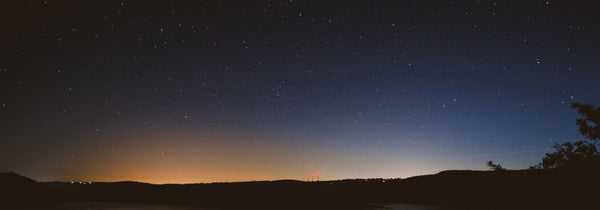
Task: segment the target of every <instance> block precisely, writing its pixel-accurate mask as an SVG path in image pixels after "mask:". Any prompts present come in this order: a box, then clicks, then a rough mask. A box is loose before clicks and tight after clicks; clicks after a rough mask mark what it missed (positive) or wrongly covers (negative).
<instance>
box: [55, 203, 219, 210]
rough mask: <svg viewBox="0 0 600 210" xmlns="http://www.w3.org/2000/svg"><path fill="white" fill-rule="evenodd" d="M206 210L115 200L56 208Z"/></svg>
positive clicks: (63, 205) (71, 204) (75, 209)
mask: <svg viewBox="0 0 600 210" xmlns="http://www.w3.org/2000/svg"><path fill="white" fill-rule="evenodd" d="M132 209H135V210H208V209H210V208H198V207H183V206H171V205H158V204H140V203H117V202H69V203H65V204H62V205H60V206H58V207H57V208H56V210H132Z"/></svg>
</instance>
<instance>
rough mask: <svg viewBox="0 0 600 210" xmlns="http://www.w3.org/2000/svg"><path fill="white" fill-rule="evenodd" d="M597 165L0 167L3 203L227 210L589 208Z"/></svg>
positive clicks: (598, 182) (593, 197) (595, 186)
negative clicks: (305, 174)
mask: <svg viewBox="0 0 600 210" xmlns="http://www.w3.org/2000/svg"><path fill="white" fill-rule="evenodd" d="M598 169H600V167H585V168H565V169H556V170H501V171H443V172H440V173H438V174H433V175H424V176H416V177H410V178H406V179H352V180H337V181H319V182H301V181H294V180H280V181H256V182H236V183H211V184H185V185H180V184H165V185H154V184H147V183H140V182H113V183H106V182H94V183H91V184H89V183H86V184H83V183H65V182H36V181H35V180H32V179H29V178H27V177H23V176H20V175H18V174H15V173H0V195H2V197H1V198H0V202H1V203H3V205H6V206H11V207H15V208H36V209H37V208H41V207H44V208H50V209H51V208H52V207H54V206H58V205H60V204H62V203H66V202H80V201H81V202H92V201H93V202H131V203H145V204H169V205H181V206H195V207H212V208H222V209H256V208H260V209H267V208H271V209H273V208H282V207H283V208H285V209H289V208H298V209H365V208H372V207H376V206H378V205H380V204H385V203H410V204H428V205H437V206H442V207H448V208H456V209H559V208H564V209H581V208H586V209H587V208H590V207H594V206H597V204H596V203H595V201H596V198H597V197H598V195H600V193H598V189H600V188H599V187H600V176H599V175H600V170H598ZM0 208H2V207H1V206H0Z"/></svg>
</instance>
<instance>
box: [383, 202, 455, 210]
mask: <svg viewBox="0 0 600 210" xmlns="http://www.w3.org/2000/svg"><path fill="white" fill-rule="evenodd" d="M375 209H378V210H379V209H390V210H443V208H441V207H438V206H426V205H413V204H403V203H396V204H385V205H383V207H382V208H375Z"/></svg>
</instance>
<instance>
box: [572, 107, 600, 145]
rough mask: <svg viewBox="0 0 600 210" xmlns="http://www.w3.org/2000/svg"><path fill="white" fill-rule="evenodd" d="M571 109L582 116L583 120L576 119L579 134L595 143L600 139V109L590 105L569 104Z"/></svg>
mask: <svg viewBox="0 0 600 210" xmlns="http://www.w3.org/2000/svg"><path fill="white" fill-rule="evenodd" d="M571 107H572V108H573V109H577V111H578V112H579V113H580V114H582V115H583V117H584V118H578V119H577V123H576V124H577V125H579V132H580V133H581V134H582V135H583V136H585V137H586V138H588V139H590V140H592V141H594V146H596V142H597V141H598V140H599V139H600V107H596V108H595V109H594V106H592V105H590V104H580V103H573V104H571Z"/></svg>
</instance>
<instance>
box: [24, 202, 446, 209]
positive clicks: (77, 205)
mask: <svg viewBox="0 0 600 210" xmlns="http://www.w3.org/2000/svg"><path fill="white" fill-rule="evenodd" d="M290 207H293V206H290ZM25 209H49V210H209V209H211V208H199V207H187V206H174V205H159V204H140V203H119V202H69V203H65V204H61V205H58V206H54V207H50V208H25ZM281 209H286V208H285V207H282V208H281ZM373 209H374V210H380V209H389V210H443V208H441V207H436V206H426V205H413V204H401V203H397V204H382V205H381V206H380V207H374V208H373Z"/></svg>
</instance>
